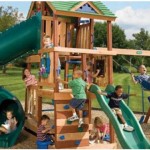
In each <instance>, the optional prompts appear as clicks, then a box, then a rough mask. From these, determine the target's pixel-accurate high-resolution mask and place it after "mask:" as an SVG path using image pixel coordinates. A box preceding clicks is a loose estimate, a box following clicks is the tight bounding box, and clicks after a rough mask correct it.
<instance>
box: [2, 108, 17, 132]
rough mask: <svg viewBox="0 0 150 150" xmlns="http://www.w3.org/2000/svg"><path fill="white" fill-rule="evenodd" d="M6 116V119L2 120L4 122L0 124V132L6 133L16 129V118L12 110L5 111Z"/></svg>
mask: <svg viewBox="0 0 150 150" xmlns="http://www.w3.org/2000/svg"><path fill="white" fill-rule="evenodd" d="M6 117H7V120H6V121H5V122H4V124H2V125H1V126H0V134H1V133H5V134H8V133H10V132H12V131H14V130H15V129H16V125H17V120H16V118H15V117H14V116H13V112H12V111H7V112H6Z"/></svg>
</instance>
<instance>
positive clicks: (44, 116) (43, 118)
mask: <svg viewBox="0 0 150 150" xmlns="http://www.w3.org/2000/svg"><path fill="white" fill-rule="evenodd" d="M42 120H50V118H49V117H48V116H47V115H42V117H41V121H42Z"/></svg>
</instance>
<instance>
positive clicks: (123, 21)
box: [0, 0, 150, 39]
mask: <svg viewBox="0 0 150 150" xmlns="http://www.w3.org/2000/svg"><path fill="white" fill-rule="evenodd" d="M102 2H103V3H104V4H105V5H106V6H107V7H108V8H109V9H110V10H111V11H112V12H113V13H114V14H115V15H116V16H117V19H116V21H115V23H117V24H118V25H119V26H120V27H121V28H122V29H123V30H124V31H125V34H126V37H127V39H133V36H132V34H133V33H138V32H139V31H140V29H141V28H144V29H145V30H147V31H149V32H150V15H149V14H150V1H131V2H130V1H102ZM30 4H31V2H30V1H1V0H0V6H4V7H7V6H13V7H15V8H18V10H19V12H22V13H23V14H24V17H26V16H27V13H28V10H29V7H30Z"/></svg>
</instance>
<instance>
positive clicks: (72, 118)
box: [68, 115, 79, 121]
mask: <svg viewBox="0 0 150 150" xmlns="http://www.w3.org/2000/svg"><path fill="white" fill-rule="evenodd" d="M78 119H79V118H78V116H77V115H75V116H72V117H69V118H68V121H75V120H78Z"/></svg>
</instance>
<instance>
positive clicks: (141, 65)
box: [138, 65, 146, 69]
mask: <svg viewBox="0 0 150 150" xmlns="http://www.w3.org/2000/svg"><path fill="white" fill-rule="evenodd" d="M141 67H145V65H140V66H139V67H138V69H140V68H141ZM145 68H146V67H145Z"/></svg>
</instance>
